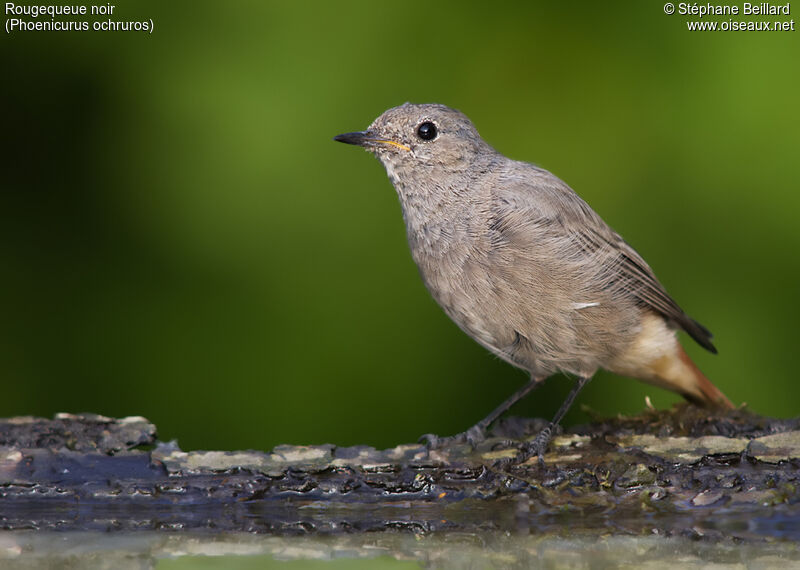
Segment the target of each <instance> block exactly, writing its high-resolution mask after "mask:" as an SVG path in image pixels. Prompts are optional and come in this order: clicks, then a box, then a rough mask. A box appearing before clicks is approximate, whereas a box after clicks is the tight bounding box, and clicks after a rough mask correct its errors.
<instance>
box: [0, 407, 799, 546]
mask: <svg viewBox="0 0 800 570" xmlns="http://www.w3.org/2000/svg"><path fill="white" fill-rule="evenodd" d="M541 427H542V421H541V420H521V419H517V418H509V419H507V420H503V421H501V422H500V423H499V425H498V426H497V427H496V428H495V430H494V431H493V432H492V434H491V437H490V438H489V439H487V440H486V441H485V442H483V443H481V444H480V445H479V446H478V447H477V448H475V449H472V448H471V447H470V446H468V445H463V444H458V445H453V446H450V447H446V448H443V449H436V450H428V449H427V448H425V447H424V446H423V445H420V444H416V443H414V444H406V445H400V446H397V447H394V448H391V449H386V450H376V449H374V448H371V447H367V446H355V447H338V446H335V445H331V444H328V445H316V446H286V445H283V446H278V447H276V448H275V449H273V450H272V451H271V452H269V453H264V452H258V451H234V452H231V451H192V452H184V451H181V450H180V449H179V448H178V446H177V445H176V444H174V443H163V442H159V441H158V440H157V436H156V428H155V426H154V425H153V424H151V423H150V422H148V421H147V420H146V419H144V418H141V417H129V418H123V419H112V418H106V417H102V416H97V415H70V414H59V415H57V416H56V417H55V418H54V419H52V420H48V419H41V418H31V417H22V418H11V419H6V420H0V504H1V505H2V509H0V527H2V528H6V529H18V528H49V529H53V528H58V529H75V530H107V529H113V528H120V529H127V530H137V529H153V528H179V529H184V528H191V529H200V528H202V529H215V530H219V531H234V530H243V531H256V532H271V533H296V532H301V533H308V532H315V533H340V532H354V531H371V530H394V529H403V530H411V531H413V532H428V531H435V530H459V531H469V530H475V529H483V530H515V531H519V530H520V529H525V530H530V531H535V532H538V533H556V534H557V533H560V532H563V531H564V529H565V528H569V529H570V532H577V530H578V529H584V530H585V531H587V532H602V533H609V532H611V533H616V534H618V533H637V534H640V533H657V534H665V535H680V536H686V535H689V536H712V537H713V536H725V537H730V536H733V537H736V538H738V539H741V540H748V539H760V538H764V537H767V536H769V537H776V536H777V537H784V538H789V539H792V540H800V530H798V527H800V525H798V524H796V523H797V522H798V521H800V469H798V467H800V420H797V419H795V420H777V419H771V418H765V417H762V416H757V415H755V414H752V413H751V412H749V411H747V410H746V409H739V410H735V411H732V412H725V413H719V414H715V413H710V412H707V411H705V410H701V409H699V408H695V407H693V406H689V405H680V406H677V407H675V408H674V409H672V410H670V411H655V410H647V411H645V412H644V413H642V414H641V415H639V416H636V417H619V418H615V419H608V420H598V421H595V422H593V423H591V424H586V425H581V426H577V427H574V428H570V429H568V430H566V432H565V433H562V434H560V435H557V436H556V437H555V438H554V439H553V442H552V444H551V445H550V449H549V452H548V453H547V454H546V455H545V457H544V465H539V463H538V461H537V460H536V459H535V458H533V459H531V460H529V461H528V462H526V463H523V464H521V465H513V466H507V467H495V466H494V465H495V464H496V460H497V459H499V458H501V457H504V456H507V455H509V454H513V453H514V452H515V450H514V442H517V443H518V442H520V441H522V440H525V439H526V438H530V437H532V436H533V435H535V434H536V433H537V432H538V430H539V429H540V428H541ZM790 523H791V524H790Z"/></svg>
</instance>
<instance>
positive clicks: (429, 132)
mask: <svg viewBox="0 0 800 570" xmlns="http://www.w3.org/2000/svg"><path fill="white" fill-rule="evenodd" d="M437 134H438V131H437V130H436V125H434V124H433V123H431V122H430V121H425V122H424V123H422V124H421V125H420V126H418V127H417V136H418V137H419V138H421V139H422V140H424V141H432V140H433V139H435V138H436V135H437Z"/></svg>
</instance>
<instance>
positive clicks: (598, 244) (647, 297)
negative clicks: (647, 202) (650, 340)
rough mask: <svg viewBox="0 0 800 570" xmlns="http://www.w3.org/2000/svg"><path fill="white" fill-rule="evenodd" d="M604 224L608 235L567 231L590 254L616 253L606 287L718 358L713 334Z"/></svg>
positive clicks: (582, 229)
mask: <svg viewBox="0 0 800 570" xmlns="http://www.w3.org/2000/svg"><path fill="white" fill-rule="evenodd" d="M598 219H599V217H598ZM600 222H601V223H602V224H603V226H605V228H602V229H603V230H605V231H597V230H598V228H597V227H580V228H575V227H573V228H570V229H568V230H567V231H568V232H569V233H570V235H571V237H572V238H573V239H575V240H577V241H578V242H580V244H581V246H582V247H583V248H584V249H585V251H587V253H589V254H593V253H594V252H597V251H598V250H601V249H602V250H604V251H611V252H613V253H612V254H611V255H608V254H606V255H607V257H608V260H607V261H606V263H610V264H612V265H613V272H611V273H610V278H609V280H608V282H607V284H606V287H608V288H609V289H613V290H619V291H624V292H625V293H628V294H630V295H632V296H633V297H634V298H635V299H636V301H637V303H638V304H639V305H640V306H642V307H645V308H648V309H650V310H653V311H655V312H657V313H659V314H661V315H662V316H663V317H665V318H666V319H667V320H669V321H671V322H673V323H675V324H677V325H678V326H679V327H680V328H682V329H683V330H684V331H686V332H687V333H688V334H689V336H691V337H692V338H693V339H694V340H695V341H697V343H698V344H699V345H700V346H702V347H703V348H705V349H706V350H708V351H710V352H713V353H715V354H716V352H717V349H716V348H715V347H714V345H713V344H712V343H711V336H712V335H711V332H710V331H709V330H708V329H707V328H705V327H704V326H703V325H701V324H700V323H698V322H697V321H695V320H694V319H692V318H691V317H689V316H688V315H687V314H686V313H685V312H683V309H681V308H680V306H679V305H678V304H677V303H676V302H675V300H674V299H673V298H672V297H670V295H669V293H667V291H666V290H665V289H664V286H663V285H661V283H660V282H659V281H658V279H657V278H656V276H655V274H654V273H653V270H652V269H650V266H649V265H647V263H646V262H645V261H644V259H642V256H641V255H639V254H638V253H637V251H636V250H635V249H633V248H632V247H631V246H630V245H629V244H628V243H627V242H626V241H625V240H623V239H622V237H620V235H619V234H617V233H616V232H614V231H613V230H612V229H611V228H610V227H608V226H607V225H606V224H605V222H602V220H600ZM565 229H566V228H565ZM609 246H610V247H609Z"/></svg>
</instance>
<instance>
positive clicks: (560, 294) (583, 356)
mask: <svg viewBox="0 0 800 570" xmlns="http://www.w3.org/2000/svg"><path fill="white" fill-rule="evenodd" d="M417 264H418V266H419V269H420V273H421V275H422V277H423V279H424V281H425V284H426V286H427V288H428V290H429V291H430V293H431V295H432V296H433V298H434V299H435V300H436V302H437V303H439V305H440V306H441V307H442V308H443V309H444V311H445V313H447V315H448V316H449V317H450V318H451V319H452V320H453V321H454V322H455V323H456V324H457V325H458V326H459V327H460V328H461V329H462V330H463V331H464V332H466V333H467V334H468V335H469V336H470V337H472V338H473V339H474V340H475V341H477V342H478V343H479V344H481V345H483V346H484V347H486V348H487V349H488V350H490V351H491V352H493V353H494V354H496V355H497V356H499V357H501V358H502V359H504V360H506V361H507V362H509V363H511V364H513V365H515V366H517V367H519V368H522V369H524V370H527V371H528V372H530V373H531V374H533V375H536V376H548V375H551V374H554V373H556V372H567V373H571V374H576V375H580V376H585V377H588V376H591V375H592V374H594V372H595V371H596V370H597V369H598V368H600V367H604V366H605V364H606V363H607V362H609V361H611V360H612V359H613V358H614V357H615V356H616V350H617V349H618V347H620V346H627V343H628V342H630V341H629V340H627V339H628V338H630V339H632V338H633V337H634V336H635V333H636V327H637V326H638V325H637V310H636V309H635V307H633V306H617V305H614V303H613V300H612V299H610V298H608V297H604V298H602V299H600V298H599V297H598V301H597V302H592V301H593V300H592V299H588V298H586V295H585V293H584V292H580V293H579V292H576V291H572V290H570V289H569V288H568V286H567V285H566V284H564V285H562V286H560V287H559V286H557V285H553V283H552V282H551V283H550V285H549V287H548V288H540V287H534V286H530V284H529V283H528V284H527V286H526V283H527V282H528V281H533V282H535V281H536V280H535V279H532V280H527V281H522V282H520V281H518V280H514V279H510V278H505V277H504V273H503V272H502V271H498V270H497V268H493V267H490V266H488V265H487V264H486V263H484V262H482V260H476V259H470V258H466V259H464V258H462V259H458V260H455V261H454V260H453V259H450V258H448V257H447V256H444V257H442V258H439V259H430V258H427V259H421V260H417ZM533 270H535V269H533ZM564 281H565V282H566V281H568V280H564ZM556 282H558V280H556ZM548 289H549V290H548ZM612 305H614V306H612ZM601 323H602V325H601Z"/></svg>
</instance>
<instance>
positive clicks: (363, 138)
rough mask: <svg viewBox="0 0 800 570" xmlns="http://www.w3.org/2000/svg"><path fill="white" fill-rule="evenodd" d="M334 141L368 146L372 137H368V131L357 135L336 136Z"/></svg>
mask: <svg viewBox="0 0 800 570" xmlns="http://www.w3.org/2000/svg"><path fill="white" fill-rule="evenodd" d="M333 140H335V141H339V142H343V143H346V144H355V145H358V146H366V145H367V143H368V142H369V141H370V137H369V136H368V135H367V132H366V131H360V132H357V133H344V134H343V135H336V136H335V137H333Z"/></svg>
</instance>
